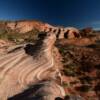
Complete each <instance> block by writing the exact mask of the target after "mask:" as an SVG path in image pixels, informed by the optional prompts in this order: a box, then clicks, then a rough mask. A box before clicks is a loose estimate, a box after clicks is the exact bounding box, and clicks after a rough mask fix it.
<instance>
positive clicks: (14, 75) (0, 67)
mask: <svg viewBox="0 0 100 100" xmlns="http://www.w3.org/2000/svg"><path fill="white" fill-rule="evenodd" d="M55 40H56V36H55V34H53V33H48V34H45V35H44V36H43V37H42V39H40V40H39V41H37V43H36V44H35V45H32V44H27V45H26V46H25V47H23V48H18V49H17V48H15V49H13V50H11V51H9V52H8V54H4V55H3V56H1V57H0V88H1V89H0V100H7V98H10V97H12V96H14V95H16V94H18V93H21V92H23V91H24V90H26V89H28V88H29V87H30V86H32V85H35V84H42V83H41V81H44V80H45V81H46V80H47V83H48V80H51V82H50V83H48V84H47V85H46V84H44V86H43V87H41V89H39V90H38V92H36V95H35V96H36V97H37V96H38V97H39V94H40V95H41V98H42V99H43V100H54V99H55V98H56V97H62V96H64V90H63V88H62V87H61V86H60V85H59V84H57V83H55V82H56V81H57V78H59V79H60V69H59V67H58V66H57V64H56V62H57V60H56V61H55V59H54V55H53V48H54V43H55ZM54 51H56V50H54ZM60 67H61V66H60ZM51 84H52V85H53V88H52V85H51ZM48 89H49V90H50V91H51V92H49V91H48ZM52 89H54V90H55V91H56V92H55V91H53V90H52ZM45 92H47V95H46V94H45ZM41 93H43V94H45V95H42V94H41ZM35 96H33V97H35ZM41 98H40V99H41ZM40 99H37V100H40ZM14 100H15V99H14Z"/></svg>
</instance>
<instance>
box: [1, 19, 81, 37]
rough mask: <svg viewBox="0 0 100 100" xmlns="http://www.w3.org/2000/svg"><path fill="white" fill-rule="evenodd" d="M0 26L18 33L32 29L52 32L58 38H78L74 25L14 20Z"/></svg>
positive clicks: (77, 31)
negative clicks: (66, 25)
mask: <svg viewBox="0 0 100 100" xmlns="http://www.w3.org/2000/svg"><path fill="white" fill-rule="evenodd" d="M1 26H5V27H6V28H10V29H11V30H14V31H16V32H19V33H27V32H29V31H32V30H34V29H36V30H38V31H39V32H54V33H55V34H56V35H57V37H58V38H59V39H61V38H69V39H71V38H80V37H81V36H80V33H79V30H78V29H77V28H74V27H60V26H52V25H50V24H48V23H43V22H39V21H31V20H30V21H27V20H25V21H15V22H13V21H12V22H5V23H3V24H1Z"/></svg>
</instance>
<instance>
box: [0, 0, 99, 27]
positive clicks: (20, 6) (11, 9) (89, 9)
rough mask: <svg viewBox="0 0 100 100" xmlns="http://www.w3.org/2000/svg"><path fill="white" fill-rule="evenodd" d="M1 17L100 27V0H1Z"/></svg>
mask: <svg viewBox="0 0 100 100" xmlns="http://www.w3.org/2000/svg"><path fill="white" fill-rule="evenodd" d="M0 19H1V20H2V19H3V20H21V19H37V20H40V21H43V22H48V23H50V24H53V25H63V26H75V27H79V28H82V27H87V26H92V27H94V28H95V29H98V28H100V0H0Z"/></svg>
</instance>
